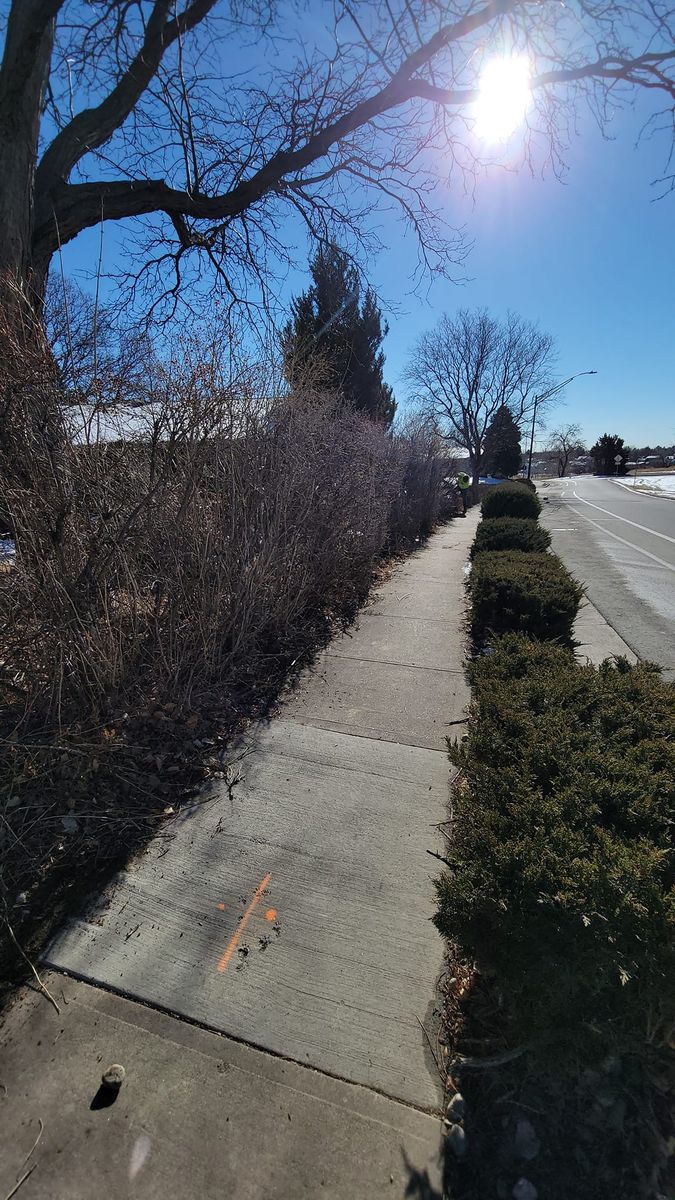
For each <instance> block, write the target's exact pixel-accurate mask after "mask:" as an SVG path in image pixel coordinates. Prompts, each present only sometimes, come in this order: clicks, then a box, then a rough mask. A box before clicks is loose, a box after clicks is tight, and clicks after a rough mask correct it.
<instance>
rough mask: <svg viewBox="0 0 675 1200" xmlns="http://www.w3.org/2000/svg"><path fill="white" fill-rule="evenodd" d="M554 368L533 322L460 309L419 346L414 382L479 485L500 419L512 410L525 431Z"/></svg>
mask: <svg viewBox="0 0 675 1200" xmlns="http://www.w3.org/2000/svg"><path fill="white" fill-rule="evenodd" d="M553 363H554V347H553V340H552V338H551V337H549V335H548V334H546V333H543V332H542V331H541V330H540V329H539V328H538V327H537V326H536V325H533V324H532V322H530V321H524V320H523V319H522V318H521V317H518V316H516V315H515V314H514V313H509V315H508V316H507V317H506V319H505V320H504V321H499V320H497V319H496V318H495V317H492V316H491V315H490V314H489V313H488V312H487V310H485V309H476V310H471V309H460V311H459V312H458V313H457V315H456V316H454V317H450V316H449V315H447V314H446V315H444V316H443V317H441V319H440V321H439V322H438V324H437V325H436V326H435V327H434V328H433V329H431V330H430V331H429V332H428V333H425V334H423V336H422V337H421V338H420V339H419V340H418V342H417V344H416V346H415V347H414V349H413V352H412V355H411V357H410V360H409V363H408V366H407V369H406V378H407V380H408V383H409V385H410V388H411V390H412V393H413V396H414V398H415V399H416V400H417V401H418V403H419V404H420V405H421V406H422V408H423V409H424V410H425V411H426V412H427V413H428V414H429V416H430V418H431V419H432V420H433V421H434V422H435V423H436V425H437V427H438V429H439V432H441V433H442V434H443V435H444V436H445V437H446V439H447V440H448V441H449V442H450V443H451V444H452V445H454V446H458V447H460V448H461V449H463V450H465V451H466V453H467V454H468V456H469V461H470V464H471V472H472V475H473V482H474V484H475V483H477V481H478V476H479V474H480V471H481V469H482V468H483V464H484V456H485V441H486V436H487V432H488V429H489V427H490V425H491V423H492V422H493V421H494V419H495V417H496V416H497V413H499V411H500V410H501V409H503V408H506V409H508V411H509V412H510V414H511V417H512V418H513V420H514V421H515V423H516V424H517V425H519V424H520V423H521V422H522V421H523V420H525V419H527V418H528V417H529V416H530V415H531V413H532V409H533V406H534V403H535V396H536V395H537V394H541V393H542V392H544V391H545V390H546V388H547V387H548V386H549V384H550V381H551V377H552V375H551V373H552V370H553ZM541 408H542V405H541V403H539V405H538V411H539V410H541Z"/></svg>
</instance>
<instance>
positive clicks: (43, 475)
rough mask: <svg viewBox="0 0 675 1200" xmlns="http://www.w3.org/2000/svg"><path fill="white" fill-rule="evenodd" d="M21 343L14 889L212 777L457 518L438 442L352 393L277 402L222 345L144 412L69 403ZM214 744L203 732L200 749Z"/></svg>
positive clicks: (10, 843) (199, 353) (5, 446)
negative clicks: (408, 558) (221, 746)
mask: <svg viewBox="0 0 675 1200" xmlns="http://www.w3.org/2000/svg"><path fill="white" fill-rule="evenodd" d="M0 332H1V334H2V358H1V360H0V371H1V372H2V380H1V388H0V469H1V471H2V484H1V486H2V489H3V495H4V496H5V498H6V499H5V503H6V506H7V509H8V513H9V519H10V521H11V526H12V531H13V534H14V537H15V539H16V546H17V554H16V563H15V566H14V567H13V569H12V570H11V571H7V572H5V573H4V574H2V575H0V619H1V621H2V627H3V629H4V634H3V645H2V651H1V654H0V658H1V659H2V661H1V663H0V698H1V700H2V710H3V715H2V718H1V720H0V735H1V736H2V738H3V745H4V750H5V753H4V764H5V765H4V770H3V771H2V772H1V773H0V862H1V863H2V865H3V866H4V868H5V888H6V889H8V890H9V894H10V896H11V895H12V893H15V892H16V890H18V889H19V888H22V889H25V888H26V887H27V886H32V885H33V884H34V883H35V882H36V881H38V880H40V879H41V878H44V877H45V874H49V872H48V871H47V868H48V867H49V866H50V865H53V863H54V862H55V861H60V862H64V861H65V859H67V857H68V846H69V844H77V846H79V847H80V851H81V854H82V853H84V851H85V850H86V855H85V857H86V859H87V862H88V863H90V862H91V860H92V856H93V857H94V858H96V857H100V856H101V855H103V856H104V857H105V856H106V855H108V854H111V853H113V852H114V848H115V846H117V845H118V842H119V839H118V837H117V833H116V830H117V828H118V826H119V827H121V828H122V832H123V833H124V835H125V836H126V834H127V833H128V831H129V828H132V831H133V834H134V837H135V836H136V834H137V833H138V834H139V835H142V834H143V832H144V831H147V820H148V819H150V820H151V821H154V820H155V816H156V814H157V813H158V812H160V813H161V810H162V807H163V806H164V805H166V798H167V792H168V789H169V785H170V783H171V779H170V778H169V776H168V773H169V772H170V771H171V772H173V773H174V774H173V778H175V780H176V782H178V783H181V782H187V783H188V784H189V783H191V782H194V779H195V777H196V767H195V761H196V759H197V758H198V757H199V755H198V751H197V749H195V748H194V739H195V727H196V723H197V722H200V723H201V722H202V721H203V720H204V719H205V718H206V715H207V714H214V713H217V715H218V721H219V724H220V728H221V730H224V731H225V733H227V732H231V731H232V729H233V728H235V727H236V725H237V723H238V722H239V721H241V719H242V718H243V717H245V716H247V715H251V714H254V713H256V712H260V711H262V710H263V709H264V708H265V706H266V705H267V704H268V703H269V702H270V700H271V699H272V698H273V696H274V694H275V693H276V691H278V688H279V686H280V684H281V683H282V682H283V680H284V678H285V677H286V676H287V674H288V671H289V669H290V668H291V667H292V666H293V665H294V664H297V663H301V662H302V661H304V660H306V659H307V657H308V656H309V655H310V654H311V652H312V650H313V649H314V648H315V647H316V646H317V645H318V644H320V642H321V641H322V640H323V639H325V638H326V637H327V636H328V635H329V632H330V629H331V628H332V627H333V625H334V624H335V623H336V622H339V621H344V620H348V619H350V618H351V617H353V615H354V612H355V610H356V607H357V606H358V604H359V602H360V601H361V600H362V599H363V597H364V596H365V594H366V592H367V590H368V587H369V585H370V583H371V580H372V577H373V569H374V567H375V565H376V563H377V561H378V559H379V558H380V557H381V555H382V554H383V552H391V551H396V552H399V551H401V550H403V549H404V548H405V547H406V546H408V545H410V546H413V545H414V544H415V540H416V539H418V538H419V537H420V536H422V535H424V534H425V533H427V532H428V531H429V530H430V528H431V527H432V526H433V524H434V522H435V520H436V519H437V517H438V512H439V497H440V480H441V476H442V474H443V466H442V464H439V463H438V461H437V457H436V452H435V447H434V445H433V443H432V442H431V441H430V440H429V438H426V439H425V438H424V437H422V436H421V435H419V436H411V434H410V431H408V433H407V434H401V435H397V436H393V437H392V436H388V435H386V434H385V433H384V432H383V431H382V429H380V428H378V427H377V426H376V425H374V424H372V423H371V422H370V421H368V420H367V419H365V418H363V417H361V416H358V415H356V414H354V413H351V412H348V411H345V409H344V408H343V407H341V406H340V402H339V400H337V399H336V398H335V397H327V396H318V395H316V394H313V393H312V392H311V390H310V389H307V392H306V394H303V395H294V396H293V397H292V398H286V399H275V400H269V399H261V396H265V394H267V395H269V385H268V382H267V380H266V379H265V378H264V377H263V375H261V372H260V369H258V368H253V367H251V366H250V365H249V364H246V363H245V362H240V363H238V364H235V365H234V366H233V365H232V364H233V362H234V361H235V360H234V359H233V356H232V355H231V354H228V358H227V363H228V365H227V369H226V368H225V367H224V365H223V355H222V352H221V347H220V346H219V344H218V342H217V339H214V341H213V342H212V343H211V344H206V343H204V342H199V343H197V342H191V341H189V340H187V339H186V341H185V343H184V344H183V345H181V346H180V347H179V348H178V349H177V352H176V354H175V356H174V359H173V361H171V362H164V363H158V362H157V361H154V362H153V364H152V369H151V370H149V372H148V378H147V403H146V404H145V405H144V406H143V407H136V408H129V407H128V406H121V407H109V406H106V407H101V406H99V407H95V406H91V405H86V406H85V405H78V406H75V407H73V406H70V407H68V406H65V405H64V404H63V402H62V399H63V398H62V394H61V393H60V391H59V384H58V380H57V376H56V373H55V372H54V370H53V368H52V365H51V362H50V359H49V355H48V352H47V350H46V348H45V347H44V345H43V344H41V342H40V341H39V339H38V338H37V337H36V336H35V331H34V330H32V329H30V328H28V329H26V328H25V327H22V326H21V323H20V322H19V321H15V322H14V323H13V326H12V328H5V329H4V330H2V331H0ZM198 740H199V741H200V742H201V739H198Z"/></svg>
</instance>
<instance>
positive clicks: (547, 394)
mask: <svg viewBox="0 0 675 1200" xmlns="http://www.w3.org/2000/svg"><path fill="white" fill-rule="evenodd" d="M597 373H598V372H597V371H577V373H576V375H570V377H569V379H563V382H562V383H556V384H555V386H554V387H552V388H549V389H548V391H547V392H542V394H541V396H535V398H534V407H533V409H532V430H531V433H530V453H529V454H528V457H527V478H528V479H529V478H530V476H531V474H532V451H533V449H534V427H535V424H536V421H537V407H538V405H540V404H541V402H542V400H550V399H551V396H555V394H556V392H560V391H562V389H563V388H564V387H567V385H568V383H571V382H572V380H573V379H579V377H580V376H581V375H597Z"/></svg>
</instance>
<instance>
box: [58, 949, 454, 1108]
mask: <svg viewBox="0 0 675 1200" xmlns="http://www.w3.org/2000/svg"><path fill="white" fill-rule="evenodd" d="M49 969H50V971H53V972H54V974H56V975H63V976H65V977H66V978H70V979H78V980H80V981H81V982H82V983H85V984H87V986H88V987H93V988H96V990H97V991H99V992H104V993H107V994H108V995H111V996H121V997H122V999H123V1000H128V1001H129V1002H130V1003H131V1004H137V1005H138V1006H139V1007H140V1008H144V1009H147V1010H148V1011H149V1012H158V1013H162V1014H163V1015H164V1016H167V1017H171V1018H172V1020H174V1021H178V1022H179V1024H181V1025H191V1026H193V1027H194V1028H196V1029H203V1030H204V1031H205V1032H206V1033H210V1034H214V1035H215V1036H216V1037H219V1038H224V1039H225V1040H226V1041H229V1042H234V1043H235V1044H236V1045H238V1046H246V1047H247V1048H248V1049H249V1050H255V1051H256V1052H257V1053H259V1054H266V1055H267V1056H268V1057H269V1058H273V1059H277V1060H278V1061H280V1062H287V1063H292V1064H293V1066H295V1067H303V1068H304V1069H305V1070H306V1071H313V1072H314V1073H315V1074H317V1075H322V1076H323V1077H324V1078H325V1079H334V1080H335V1081H336V1082H337V1083H344V1084H347V1085H348V1086H349V1087H352V1088H358V1089H360V1090H361V1091H363V1092H371V1093H374V1094H375V1095H376V1096H382V1098H383V1099H384V1100H389V1101H390V1102H391V1103H392V1104H398V1105H400V1106H401V1108H406V1109H410V1110H411V1111H412V1112H417V1113H420V1114H421V1115H422V1116H424V1117H431V1118H437V1119H438V1120H439V1122H440V1119H441V1107H440V1104H439V1106H438V1107H432V1108H425V1107H424V1106H422V1105H419V1104H412V1103H411V1102H410V1101H409V1100H403V1099H402V1098H401V1097H400V1096H394V1095H392V1094H391V1092H386V1091H385V1090H384V1089H383V1088H378V1087H373V1086H372V1085H371V1084H367V1083H358V1082H357V1081H356V1080H354V1079H349V1078H347V1076H345V1075H339V1074H337V1073H336V1072H333V1071H327V1070H326V1069H325V1068H323V1067H317V1066H315V1065H314V1063H310V1062H303V1061H302V1060H301V1059H299V1058H293V1057H292V1055H290V1054H282V1053H280V1052H279V1051H278V1050H271V1049H270V1048H269V1047H268V1046H263V1045H261V1044H260V1043H258V1042H253V1041H249V1040H248V1039H247V1038H243V1037H237V1035H236V1034H232V1033H227V1032H226V1031H225V1030H223V1029H218V1028H217V1027H216V1026H214V1025H209V1024H208V1023H207V1022H205V1021H199V1020H197V1019H196V1018H195V1017H187V1016H184V1015H183V1014H182V1013H179V1012H176V1011H175V1010H174V1009H172V1008H169V1007H166V1006H164V1005H161V1004H152V1003H150V1002H149V1001H148V1000H144V999H143V997H139V996H135V995H134V993H133V992H128V991H126V990H125V989H124V988H121V987H119V988H118V987H113V985H112V984H108V983H102V982H100V981H99V980H97V979H92V978H89V977H88V976H87V975H84V974H82V973H80V972H79V971H71V970H66V969H65V968H64V967H50V968H49ZM107 1015H108V1016H110V1014H107ZM113 1019H114V1020H116V1021H121V1022H123V1023H124V1024H126V1025H131V1026H135V1027H138V1023H137V1022H134V1021H125V1019H124V1017H118V1016H114V1017H113ZM146 1032H152V1031H147V1030H146ZM153 1036H155V1037H158V1036H160V1035H158V1034H153ZM167 1040H171V1039H167ZM195 1053H202V1054H203V1051H195ZM279 1086H281V1087H287V1088H289V1089H290V1090H294V1091H297V1090H298V1089H297V1088H295V1089H294V1088H293V1087H292V1085H291V1084H280V1085H279ZM370 1119H373V1118H370ZM380 1124H385V1122H380Z"/></svg>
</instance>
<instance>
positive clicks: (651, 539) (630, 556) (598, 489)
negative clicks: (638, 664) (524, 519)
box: [538, 475, 675, 678]
mask: <svg viewBox="0 0 675 1200" xmlns="http://www.w3.org/2000/svg"><path fill="white" fill-rule="evenodd" d="M538 490H539V495H540V497H541V499H542V500H543V502H544V511H543V513H542V521H543V523H544V524H545V525H546V527H547V528H548V529H549V530H550V532H551V534H552V541H553V549H554V550H555V551H556V553H557V554H559V555H560V557H561V558H562V559H563V561H564V563H565V564H566V566H567V567H568V569H569V570H570V571H571V572H572V574H573V575H574V576H575V577H576V578H577V579H579V580H580V581H581V583H582V584H583V585H584V588H585V590H586V594H587V596H588V598H589V600H590V601H591V602H592V603H593V604H594V605H595V607H596V608H597V609H598V610H599V612H601V613H602V615H603V617H604V618H605V620H606V621H608V622H609V624H610V625H612V626H613V628H614V629H615V630H616V631H617V633H619V634H620V636H621V637H622V638H623V640H624V641H625V642H626V643H627V644H628V645H629V646H630V647H631V649H632V650H634V651H635V653H636V654H637V655H638V657H639V658H643V659H648V660H649V661H651V662H656V663H658V664H659V665H660V666H661V667H662V668H663V670H664V674H665V676H666V678H675V500H668V499H666V498H662V497H655V496H647V495H644V494H642V493H640V492H633V491H631V490H630V488H629V487H626V486H623V487H622V486H620V485H619V484H617V483H615V482H614V481H612V480H610V479H596V478H594V477H593V476H590V475H577V476H572V478H571V479H561V480H555V481H551V482H550V483H540V484H539V485H538Z"/></svg>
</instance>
